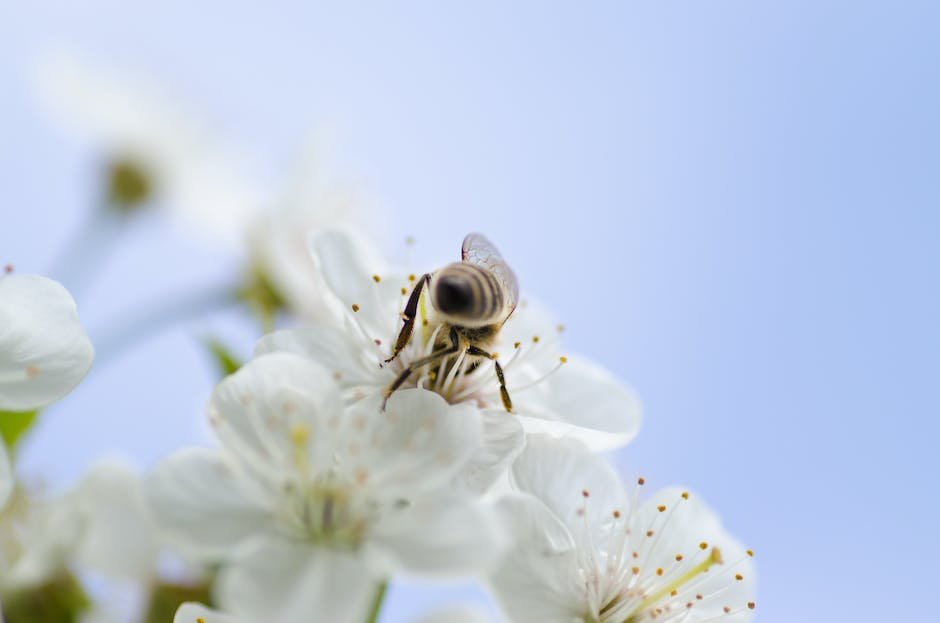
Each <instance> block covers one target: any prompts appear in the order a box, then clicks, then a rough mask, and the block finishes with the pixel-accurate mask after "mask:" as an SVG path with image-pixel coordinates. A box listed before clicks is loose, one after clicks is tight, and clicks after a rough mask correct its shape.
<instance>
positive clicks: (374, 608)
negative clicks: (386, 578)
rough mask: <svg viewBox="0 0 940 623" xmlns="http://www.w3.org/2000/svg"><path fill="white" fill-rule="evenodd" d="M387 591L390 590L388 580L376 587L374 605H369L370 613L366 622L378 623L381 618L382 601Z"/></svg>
mask: <svg viewBox="0 0 940 623" xmlns="http://www.w3.org/2000/svg"><path fill="white" fill-rule="evenodd" d="M386 591H388V582H382V583H381V584H379V587H378V588H377V589H375V597H373V598H372V605H371V606H370V607H369V614H368V615H367V616H366V621H365V623H377V621H378V620H379V611H380V610H382V602H383V601H384V600H385V593H386Z"/></svg>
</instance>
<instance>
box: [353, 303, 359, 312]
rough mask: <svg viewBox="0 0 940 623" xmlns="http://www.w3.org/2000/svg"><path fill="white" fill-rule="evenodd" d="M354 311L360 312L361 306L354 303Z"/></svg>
mask: <svg viewBox="0 0 940 623" xmlns="http://www.w3.org/2000/svg"><path fill="white" fill-rule="evenodd" d="M352 310H353V311H354V312H357V311H359V305H357V304H356V303H353V304H352Z"/></svg>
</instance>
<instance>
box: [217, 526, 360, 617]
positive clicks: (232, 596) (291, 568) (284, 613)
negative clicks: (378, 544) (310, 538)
mask: <svg viewBox="0 0 940 623" xmlns="http://www.w3.org/2000/svg"><path fill="white" fill-rule="evenodd" d="M376 586H377V584H376V582H375V580H373V579H372V578H371V577H370V576H369V575H368V573H367V569H366V567H365V565H364V563H363V562H362V561H361V560H360V559H358V558H356V557H355V556H353V555H352V554H351V553H348V552H340V551H334V550H332V549H330V548H327V547H314V546H312V545H310V544H307V543H302V542H293V541H288V540H284V539H278V538H275V537H269V538H263V539H258V540H256V541H255V542H253V543H252V544H251V545H250V547H249V548H247V549H246V550H244V551H242V552H240V553H239V555H238V556H237V558H236V559H235V560H233V561H232V562H231V563H230V564H229V565H227V566H226V567H224V568H223V569H222V571H221V573H220V574H219V577H218V590H217V594H218V600H219V603H220V605H221V606H222V607H223V608H224V609H225V610H227V611H229V612H237V613H239V615H240V616H242V617H243V618H245V619H247V620H251V621H259V622H260V621H276V622H277V623H311V622H312V621H329V622H330V623H360V622H361V621H362V620H364V618H365V616H364V614H365V611H366V608H367V607H368V604H369V602H370V600H371V598H372V597H373V595H374V591H375V589H376Z"/></svg>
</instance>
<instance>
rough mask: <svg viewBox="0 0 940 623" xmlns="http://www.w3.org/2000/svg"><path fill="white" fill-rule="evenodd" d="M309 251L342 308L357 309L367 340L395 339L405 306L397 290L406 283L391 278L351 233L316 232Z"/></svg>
mask: <svg viewBox="0 0 940 623" xmlns="http://www.w3.org/2000/svg"><path fill="white" fill-rule="evenodd" d="M310 250H311V255H312V256H313V261H314V264H315V266H316V267H317V270H318V271H319V272H320V274H321V275H322V276H323V281H324V282H325V283H326V284H327V287H328V288H329V290H330V292H331V293H332V294H333V295H334V296H335V297H336V298H337V299H338V300H339V301H340V303H341V304H342V307H343V308H344V309H348V310H352V309H353V307H352V306H353V305H355V306H356V307H355V309H356V312H355V315H356V320H357V321H358V322H359V324H360V325H361V326H362V327H363V329H365V331H366V333H367V335H366V338H367V339H369V340H375V339H378V340H391V339H392V338H394V336H395V335H396V332H397V329H398V324H399V320H400V318H401V316H400V314H399V312H400V311H401V306H403V304H404V301H403V300H402V297H401V296H400V294H399V289H400V288H401V287H404V286H405V284H406V283H407V281H406V280H403V279H401V278H394V277H393V276H392V275H390V274H389V273H390V272H391V271H389V269H388V268H387V265H386V264H385V262H383V261H382V260H381V259H379V258H378V257H377V256H376V255H375V254H374V253H373V252H372V250H371V248H370V247H369V245H368V244H367V243H366V242H365V241H364V240H363V239H362V238H360V237H359V236H357V235H356V234H354V233H353V232H352V231H351V230H347V229H323V230H318V231H316V232H314V233H313V234H311V236H310ZM374 276H378V277H379V281H376V280H375V279H374Z"/></svg>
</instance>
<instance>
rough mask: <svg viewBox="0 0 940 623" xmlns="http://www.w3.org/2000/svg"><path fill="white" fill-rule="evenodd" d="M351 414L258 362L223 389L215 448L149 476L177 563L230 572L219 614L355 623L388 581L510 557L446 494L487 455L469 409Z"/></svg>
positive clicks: (296, 368)
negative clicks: (215, 564)
mask: <svg viewBox="0 0 940 623" xmlns="http://www.w3.org/2000/svg"><path fill="white" fill-rule="evenodd" d="M379 399H380V396H378V395H375V396H372V397H370V398H364V399H363V400H360V401H358V402H356V403H355V404H353V405H351V406H344V404H343V400H342V397H341V394H340V388H339V386H338V385H337V382H336V380H335V378H334V375H333V373H332V372H330V371H328V370H327V369H325V368H324V367H322V366H321V365H319V364H318V363H316V362H314V361H312V360H310V359H308V358H305V357H301V356H298V355H295V354H291V353H274V354H269V355H263V356H261V357H258V358H256V359H254V360H252V361H251V362H249V363H248V364H247V365H245V366H244V367H243V368H242V369H241V370H239V371H238V372H236V373H235V374H233V375H232V376H230V377H228V378H227V379H225V380H224V381H222V383H220V385H219V386H218V388H217V389H216V390H215V392H214V394H213V398H212V403H211V405H210V410H209V412H210V416H209V417H210V423H211V425H212V427H213V429H214V431H215V433H216V435H217V437H218V439H219V441H220V442H221V445H222V447H221V448H220V449H203V448H192V449H188V450H183V451H181V452H178V453H177V454H175V455H172V456H171V457H169V458H168V459H167V460H166V461H164V462H163V463H162V464H161V465H159V466H158V467H157V469H156V470H155V472H154V474H153V475H152V481H151V487H150V489H151V500H152V503H153V504H152V505H153V508H154V509H155V512H156V513H157V516H158V519H159V524H160V525H161V526H162V528H163V529H164V532H165V534H166V536H167V537H168V538H169V539H170V540H171V541H172V542H173V543H175V544H177V545H178V546H179V547H180V548H181V550H182V551H185V552H190V553H192V554H193V555H198V556H200V557H202V558H204V559H206V560H219V561H222V562H223V567H222V572H221V574H220V576H219V587H218V589H219V590H218V594H219V600H220V603H221V605H222V606H223V608H225V609H226V610H227V611H230V612H234V613H238V615H239V616H246V617H249V618H252V619H257V620H278V621H283V622H291V621H308V620H309V618H310V613H312V612H316V613H318V615H319V617H320V619H322V620H329V621H339V622H341V621H347V620H353V619H355V617H356V616H357V615H358V614H359V613H360V612H361V610H362V608H363V606H364V604H365V602H366V601H367V599H368V597H369V596H370V594H371V592H372V591H373V590H374V588H375V586H376V585H377V583H378V582H380V581H383V580H385V579H386V578H388V577H389V576H390V575H391V574H392V573H396V572H405V573H415V574H422V575H432V576H439V575H452V574H464V573H468V572H472V571H475V570H479V569H481V568H484V567H486V566H487V565H488V564H489V563H490V562H491V561H492V560H493V558H494V556H496V555H497V554H498V552H499V549H500V548H499V544H500V541H501V540H500V538H499V536H500V535H499V532H498V530H497V529H496V524H495V521H494V519H493V517H492V515H491V513H490V512H489V511H488V510H487V509H486V508H485V507H484V506H482V505H481V504H479V503H477V502H475V501H473V500H472V499H470V498H468V497H465V496H463V495H461V494H459V493H458V492H456V491H453V490H452V489H451V488H450V487H449V483H450V482H451V481H452V480H453V478H454V475H455V474H456V473H457V472H458V471H459V470H461V469H462V468H463V467H464V465H465V464H466V463H467V461H468V460H469V459H470V457H471V456H472V455H473V454H474V453H475V452H476V450H477V447H478V446H479V445H480V443H481V439H480V438H481V430H480V423H479V420H478V419H477V418H475V417H473V413H472V410H471V409H470V408H469V407H466V406H461V405H455V406H450V405H448V404H447V403H446V402H445V401H444V400H443V399H441V398H440V396H437V395H436V394H433V393H431V392H427V391H421V390H411V391H403V392H399V393H397V394H396V396H394V397H393V400H390V401H389V403H388V406H387V409H386V411H384V412H381V411H380V410H379Z"/></svg>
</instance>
